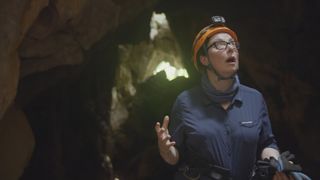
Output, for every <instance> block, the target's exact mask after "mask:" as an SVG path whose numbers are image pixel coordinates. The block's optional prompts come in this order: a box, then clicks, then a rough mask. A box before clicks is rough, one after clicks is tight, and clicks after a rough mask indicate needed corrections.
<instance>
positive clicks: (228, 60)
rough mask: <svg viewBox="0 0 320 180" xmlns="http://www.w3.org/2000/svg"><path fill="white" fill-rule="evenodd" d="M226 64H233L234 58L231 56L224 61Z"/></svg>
mask: <svg viewBox="0 0 320 180" xmlns="http://www.w3.org/2000/svg"><path fill="white" fill-rule="evenodd" d="M226 62H227V63H235V62H236V58H235V57H233V56H231V57H229V58H228V59H227V60H226Z"/></svg>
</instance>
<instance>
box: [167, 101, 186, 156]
mask: <svg viewBox="0 0 320 180" xmlns="http://www.w3.org/2000/svg"><path fill="white" fill-rule="evenodd" d="M183 112H184V106H183V104H182V102H181V100H180V99H179V97H178V98H177V100H176V102H175V103H174V105H173V108H172V111H171V115H170V124H169V133H170V135H171V140H172V141H175V142H176V144H175V147H176V148H177V149H178V151H179V156H180V158H179V161H180V160H181V159H182V158H183V157H184V155H183V154H184V149H185V145H184V138H185V137H184V136H185V135H184V121H183Z"/></svg>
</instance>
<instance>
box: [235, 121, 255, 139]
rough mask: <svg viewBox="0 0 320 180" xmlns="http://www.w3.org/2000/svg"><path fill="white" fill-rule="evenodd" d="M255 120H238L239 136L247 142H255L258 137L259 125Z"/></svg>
mask: <svg viewBox="0 0 320 180" xmlns="http://www.w3.org/2000/svg"><path fill="white" fill-rule="evenodd" d="M258 124H259V123H258V122H257V121H251V120H248V121H240V122H239V126H240V130H241V136H242V137H241V138H242V139H243V141H244V142H246V143H249V144H254V143H257V141H258V139H259V126H258Z"/></svg>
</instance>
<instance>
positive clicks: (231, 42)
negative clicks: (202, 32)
mask: <svg viewBox="0 0 320 180" xmlns="http://www.w3.org/2000/svg"><path fill="white" fill-rule="evenodd" d="M221 42H224V43H226V44H225V48H222V49H219V48H218V47H217V43H221ZM229 45H231V46H232V47H234V48H236V49H237V50H239V49H240V43H239V42H238V41H229V42H227V41H223V40H220V41H216V42H213V43H212V44H211V45H210V46H208V47H207V51H208V50H209V49H210V48H212V47H214V48H215V49H217V50H220V51H222V50H226V49H227V47H228V46H229Z"/></svg>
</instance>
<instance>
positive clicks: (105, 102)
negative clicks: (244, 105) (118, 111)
mask: <svg viewBox="0 0 320 180" xmlns="http://www.w3.org/2000/svg"><path fill="white" fill-rule="evenodd" d="M0 4H1V6H0V12H1V14H2V16H0V24H1V28H0V32H1V35H2V36H1V37H2V41H1V42H0V47H1V48H0V51H1V53H0V87H1V88H0V126H1V127H2V128H0V134H1V137H4V138H2V139H1V138H0V141H1V142H0V145H1V146H6V145H7V144H8V142H11V144H13V145H14V144H15V143H16V144H20V147H19V148H20V150H22V151H21V152H17V153H19V155H21V157H20V158H18V160H16V162H17V163H18V164H19V166H15V165H13V167H17V169H16V170H15V171H13V173H12V174H14V176H13V175H11V176H10V174H9V175H8V177H11V178H12V179H16V178H17V177H19V176H20V175H22V177H21V179H24V180H29V179H52V180H55V179H68V180H69V179H70V180H71V179H77V180H78V179H80V180H81V179H112V178H113V177H120V179H170V178H171V177H172V172H173V169H172V168H171V167H170V166H168V165H166V164H165V163H164V162H163V161H162V160H161V159H160V157H159V153H158V151H157V146H156V141H155V134H154V130H153V126H154V123H155V122H156V121H160V120H161V119H162V117H163V116H164V115H165V114H169V113H170V108H171V105H172V103H173V101H174V99H175V97H176V95H177V94H178V93H179V92H181V91H182V90H183V89H186V88H189V87H191V86H193V85H194V84H196V83H197V81H198V78H199V74H198V73H197V72H196V71H195V70H194V68H193V67H192V63H191V62H190V59H191V58H190V57H191V45H192V41H193V38H194V36H195V34H196V33H197V32H198V31H199V30H200V29H201V28H202V27H204V26H206V25H207V24H208V23H209V21H210V19H209V18H210V17H211V16H212V15H223V16H224V17H225V18H226V19H227V22H228V24H229V25H230V27H231V28H233V29H235V31H236V32H237V33H238V36H239V39H240V43H241V50H240V72H239V75H240V78H241V82H243V83H244V84H247V85H249V86H252V87H255V88H257V89H258V90H260V91H261V92H262V93H263V95H264V97H265V98H266V101H267V104H268V107H269V112H270V117H271V120H272V125H273V128H274V132H275V134H276V136H277V140H278V142H279V145H280V147H281V149H283V150H286V149H289V150H291V151H293V152H294V153H295V154H296V156H297V159H298V161H299V162H301V164H302V165H303V167H304V169H305V171H306V173H307V174H310V175H311V176H312V177H313V178H314V179H318V178H319V177H320V175H319V172H317V169H318V167H319V166H320V164H319V163H320V157H319V154H318V152H319V150H320V147H319V142H320V140H319V137H320V136H319V131H318V129H319V127H320V125H319V121H318V120H317V116H316V115H317V112H318V110H320V107H319V105H318V103H317V101H318V100H319V99H320V98H319V94H318V92H319V88H320V87H319V83H318V78H319V73H318V69H317V68H318V65H319V63H318V59H319V58H320V57H319V56H320V55H319V54H318V51H317V46H318V40H319V39H320V38H319V34H318V33H317V32H319V31H320V24H319V23H318V22H319V20H320V13H319V9H320V3H319V2H318V1H315V0H311V1H303V0H293V1H286V0H282V1H268V2H266V1H249V0H245V1H236V0H228V1H205V0H197V1H195V0H192V1H188V2H182V1H179V0H176V1H172V0H171V1H169V0H161V1H155V0H154V1H150V0H136V1H126V0H114V1H111V0H106V1H102V0H94V1H87V0H82V1H76V0H69V1H60V0H51V1H50V0H32V1H17V0H13V1H6V2H4V1H2V2H1V3H0ZM152 11H157V12H164V13H165V14H166V16H167V18H168V20H169V23H170V27H171V30H172V32H173V34H174V36H175V38H176V39H177V42H178V44H179V46H180V49H181V53H182V59H183V61H184V64H185V66H186V68H187V69H188V73H189V75H190V78H189V79H185V78H178V79H176V80H173V81H170V82H169V81H168V80H166V78H165V76H164V74H163V73H160V74H158V75H157V76H155V77H152V78H150V79H147V80H146V81H145V82H143V83H140V84H137V86H136V88H137V93H136V95H135V97H133V99H131V101H132V102H131V103H132V107H131V108H130V109H129V115H128V119H127V122H126V123H124V124H123V126H122V127H121V129H120V131H117V132H114V131H113V130H112V129H111V127H110V118H109V117H110V109H111V107H110V106H111V98H112V96H111V91H112V87H113V86H114V84H116V82H114V80H115V77H116V75H115V74H116V69H117V67H118V66H119V64H120V62H119V57H120V56H121V55H119V49H118V46H119V44H132V45H137V44H139V43H141V42H143V41H148V38H149V37H148V36H149V22H150V17H151V15H152ZM141 52H143V50H141ZM137 58H138V57H137ZM136 62H137V63H139V61H138V60H137V61H136ZM144 64H145V63H141V66H142V67H140V69H141V68H143V65H144ZM136 66H139V65H136ZM164 97H165V98H164ZM16 114H18V115H19V116H15V115H16ZM8 117H9V118H8ZM13 120H21V122H22V123H20V124H17V123H16V124H15V123H8V122H9V121H12V122H15V121H13ZM21 124H22V125H23V126H19V125H21ZM8 125H10V126H11V127H10V128H11V129H10V128H7V129H8V130H11V131H3V130H2V129H3V127H7V126H8ZM17 126H19V127H22V128H24V131H19V132H16V133H17V136H16V137H19V138H16V139H13V138H12V139H11V138H10V136H8V132H10V133H14V131H13V130H14V129H15V128H16V127H17ZM30 127H31V129H32V132H33V134H28V133H30ZM19 135H20V136H19ZM6 137H7V138H6ZM21 137H24V138H26V139H23V138H21ZM8 147H9V146H8ZM21 147H24V148H21ZM14 148H17V146H14ZM8 151H11V149H10V148H9V149H8V150H7V151H6V152H8ZM12 152H14V151H12ZM2 155H5V153H3V154H2ZM11 156H13V155H12V154H11ZM0 158H1V159H0V162H5V161H4V159H3V156H0ZM6 158H7V160H10V159H11V158H10V157H9V158H8V157H6ZM24 166H26V169H25V170H24V168H25V167H24ZM0 167H1V166H0ZM5 167H7V168H8V166H3V170H4V171H6V170H5ZM4 171H1V172H4ZM23 171H24V172H23ZM1 172H0V173H1ZM6 172H7V171H6ZM0 177H7V176H4V174H0ZM8 179H9V178H8Z"/></svg>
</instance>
